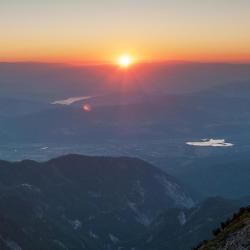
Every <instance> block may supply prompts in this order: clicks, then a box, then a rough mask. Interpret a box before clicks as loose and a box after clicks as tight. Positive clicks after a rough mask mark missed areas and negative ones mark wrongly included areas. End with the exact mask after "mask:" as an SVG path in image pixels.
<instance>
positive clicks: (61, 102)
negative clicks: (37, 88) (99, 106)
mask: <svg viewBox="0 0 250 250" xmlns="http://www.w3.org/2000/svg"><path fill="white" fill-rule="evenodd" d="M91 98H93V96H78V97H70V98H67V99H64V100H58V101H54V102H52V103H51V104H53V105H56V104H58V105H67V106H69V105H71V104H73V103H75V102H79V101H84V100H89V99H91Z"/></svg>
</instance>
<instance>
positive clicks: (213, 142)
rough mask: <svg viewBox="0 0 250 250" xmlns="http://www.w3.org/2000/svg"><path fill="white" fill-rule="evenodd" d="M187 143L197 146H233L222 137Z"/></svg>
mask: <svg viewBox="0 0 250 250" xmlns="http://www.w3.org/2000/svg"><path fill="white" fill-rule="evenodd" d="M186 144H187V145H190V146H197V147H233V146H234V144H232V143H228V142H225V140H224V139H203V140H201V141H200V142H186Z"/></svg>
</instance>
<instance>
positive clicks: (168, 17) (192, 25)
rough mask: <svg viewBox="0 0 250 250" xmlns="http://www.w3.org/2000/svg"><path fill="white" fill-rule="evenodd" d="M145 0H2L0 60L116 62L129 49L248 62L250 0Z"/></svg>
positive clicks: (162, 57) (150, 55)
mask: <svg viewBox="0 0 250 250" xmlns="http://www.w3.org/2000/svg"><path fill="white" fill-rule="evenodd" d="M141 3H142V4H140V1H111V0H107V1H98V0H92V1H76V0H71V1H69V0H65V1H55V0H52V1H47V0H45V1H39V0H36V1H28V0H25V1H18V0H12V1H7V0H2V1H1V2H0V30H1V46H0V61H39V62H41V61H42V62H66V63H111V64H112V63H114V61H115V60H116V63H117V58H118V57H119V54H120V53H121V52H123V51H128V52H129V53H130V54H131V55H134V54H137V53H139V55H140V56H141V58H140V61H166V60H184V61H219V62H222V61H228V62H232V61H233V62H250V48H249V44H250V29H249V26H250V18H249V16H250V1H247V0H237V1H232V0H227V1H226V0H221V1H218V0H211V1H190V0H176V1H169V0H166V1H161V0H155V1H153V0H149V1H141ZM142 5H143V8H141V6H142ZM128 13H129V18H128ZM222 13H223V15H222ZM44 17H46V18H44ZM20 27H22V29H20ZM90 27H91V28H90ZM141 59H142V60H141ZM130 62H131V59H129V58H126V57H125V58H123V59H121V62H120V65H121V66H123V67H128V66H129V64H131V63H130Z"/></svg>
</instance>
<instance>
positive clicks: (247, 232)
mask: <svg viewBox="0 0 250 250" xmlns="http://www.w3.org/2000/svg"><path fill="white" fill-rule="evenodd" d="M213 233H214V235H215V238H214V239H213V240H211V241H204V242H203V243H202V244H201V245H200V246H198V247H197V248H194V249H196V250H247V249H250V206H249V207H245V208H241V209H240V211H239V212H238V213H237V214H234V215H233V218H232V219H229V220H227V221H226V222H224V223H221V227H220V228H218V229H216V230H214V231H213Z"/></svg>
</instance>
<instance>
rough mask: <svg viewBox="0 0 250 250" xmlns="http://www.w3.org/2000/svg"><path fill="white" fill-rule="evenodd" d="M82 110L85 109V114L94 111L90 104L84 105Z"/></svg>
mask: <svg viewBox="0 0 250 250" xmlns="http://www.w3.org/2000/svg"><path fill="white" fill-rule="evenodd" d="M82 109H83V111H85V112H90V111H92V107H91V105H90V104H84V105H83V106H82Z"/></svg>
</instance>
